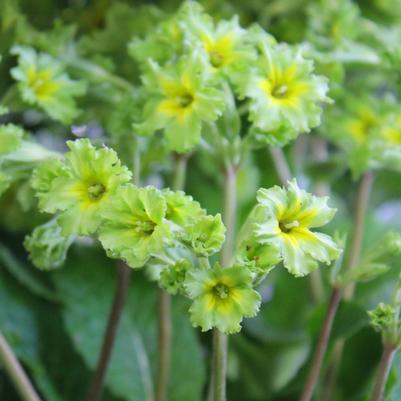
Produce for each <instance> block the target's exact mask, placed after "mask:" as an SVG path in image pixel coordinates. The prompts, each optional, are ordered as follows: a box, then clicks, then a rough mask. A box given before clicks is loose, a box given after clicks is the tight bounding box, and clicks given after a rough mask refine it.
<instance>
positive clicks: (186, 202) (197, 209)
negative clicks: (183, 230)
mask: <svg viewBox="0 0 401 401" xmlns="http://www.w3.org/2000/svg"><path fill="white" fill-rule="evenodd" d="M163 195H164V197H165V199H166V204H167V210H166V219H167V220H169V221H171V222H173V223H174V224H176V225H177V226H180V227H187V226H188V225H190V224H193V222H194V221H196V220H197V219H198V218H200V217H202V216H205V215H206V211H205V210H204V209H202V207H201V205H200V204H199V202H196V201H195V200H193V198H192V196H189V195H186V194H185V192H183V191H171V190H170V189H165V190H163Z"/></svg>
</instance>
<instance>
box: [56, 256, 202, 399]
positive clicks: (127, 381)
mask: <svg viewBox="0 0 401 401" xmlns="http://www.w3.org/2000/svg"><path fill="white" fill-rule="evenodd" d="M52 277H53V280H54V283H55V285H56V287H57V288H58V291H59V293H60V297H61V299H62V301H63V303H64V312H63V319H64V323H65V326H66V328H67V331H68V332H69V333H70V336H71V339H72V341H73V343H74V346H75V348H76V350H77V351H78V352H79V353H80V354H81V356H82V357H83V359H84V361H85V363H86V364H87V365H88V367H90V368H91V369H92V370H93V369H94V367H95V365H96V362H97V356H98V354H99V351H100V347H101V342H102V336H103V332H104V328H105V324H106V321H107V316H108V312H109V308H110V306H111V302H112V296H113V291H114V281H115V268H114V264H113V262H111V261H110V260H107V259H105V258H104V256H103V254H102V253H100V252H98V251H95V250H90V249H82V250H81V251H80V250H79V249H73V250H72V252H71V257H70V258H69V260H68V261H67V263H66V266H65V268H64V269H63V270H60V271H55V272H53V273H52ZM82 302H84V305H83V304H82ZM187 307H188V306H187V305H186V304H185V305H183V304H182V303H180V302H178V303H174V307H173V314H174V322H173V327H174V330H176V333H179V335H173V357H172V368H171V374H172V381H171V388H170V396H169V400H171V401H187V400H194V401H200V399H201V391H202V387H203V382H204V365H203V361H202V358H201V351H200V348H199V344H198V343H197V340H196V337H195V333H194V331H193V330H192V328H191V327H190V323H189V318H188V317H187V316H185V314H184V313H183V309H184V308H185V309H187ZM155 308H156V288H155V287H154V285H152V284H151V283H149V282H147V281H145V280H144V278H143V276H142V275H140V274H139V273H137V272H136V271H135V272H134V273H132V277H131V286H130V290H129V295H128V299H127V302H126V305H125V309H124V312H123V315H122V319H121V322H120V326H119V329H118V334H117V338H116V343H115V347H114V351H113V355H112V358H111V361H110V365H109V369H108V373H107V378H106V387H107V388H108V389H109V390H110V392H111V393H112V394H114V395H115V396H116V397H120V398H122V399H124V400H128V401H137V400H143V401H148V400H152V397H153V385H152V383H153V380H154V374H155V370H156V362H157V337H156V332H157V330H156V314H155ZM183 349H185V350H186V351H185V352H182V350H183ZM189 365H190V366H191V369H188V366H189Z"/></svg>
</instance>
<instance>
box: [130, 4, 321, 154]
mask: <svg viewBox="0 0 401 401" xmlns="http://www.w3.org/2000/svg"><path fill="white" fill-rule="evenodd" d="M156 31H157V32H151V33H149V35H148V36H146V37H145V38H143V39H137V38H135V39H134V40H133V41H132V42H131V44H130V54H131V55H132V56H133V57H134V58H135V59H136V61H138V62H139V64H140V66H141V69H142V71H143V76H142V82H143V86H142V88H141V90H142V91H143V92H144V93H145V94H146V95H145V96H146V98H147V99H148V100H147V102H146V104H145V106H144V110H143V115H142V123H139V124H135V128H136V129H137V130H138V132H139V133H143V134H152V133H154V132H156V131H159V130H161V131H163V132H164V134H165V136H166V139H167V146H168V148H169V149H170V150H173V151H177V152H181V153H184V152H189V151H191V150H192V149H193V148H194V147H195V146H196V145H197V144H198V143H200V141H201V136H202V134H203V133H204V132H205V130H207V129H209V128H210V126H213V125H215V124H218V122H219V119H221V118H223V117H222V116H223V115H224V113H229V114H230V113H232V110H230V104H229V103H230V101H231V100H230V99H229V96H227V93H228V92H232V93H234V95H235V98H236V100H234V103H235V102H236V101H237V102H239V101H242V99H244V98H247V99H249V102H248V103H246V105H247V107H246V109H245V110H246V112H247V113H248V118H249V120H250V122H251V129H250V130H249V133H252V134H253V135H255V136H256V137H257V141H259V142H260V141H262V142H263V143H269V144H280V145H284V144H286V143H288V142H289V141H291V140H292V139H294V138H295V137H296V136H297V135H299V134H300V133H306V132H309V131H310V130H311V129H312V128H314V127H316V126H317V125H319V123H320V115H321V112H322V106H321V105H322V103H324V102H327V101H328V98H327V96H326V93H327V90H328V85H327V81H326V79H325V78H323V77H320V76H317V75H314V66H313V63H312V61H310V60H306V59H305V58H304V56H303V55H302V53H301V51H300V49H296V48H293V47H291V46H288V45H282V44H277V43H276V41H275V40H274V38H272V37H271V36H270V35H269V34H267V33H266V32H265V31H263V30H262V29H261V28H260V27H258V26H256V25H255V26H252V27H250V28H249V29H244V28H242V27H241V26H240V25H239V23H238V18H233V19H231V20H227V21H226V20H223V21H220V22H219V23H217V24H216V23H215V22H214V21H213V19H212V18H211V17H210V16H209V15H207V14H206V13H205V12H204V11H203V10H202V8H201V7H200V6H199V5H198V4H196V3H193V2H188V3H185V4H184V5H183V6H182V7H181V8H180V9H179V10H178V12H177V13H176V14H175V15H174V16H173V17H171V18H169V19H167V20H166V21H165V23H164V24H161V26H160V27H159V28H158V29H157V30H156ZM160 31H161V32H163V35H162V34H161V32H160ZM156 38H157V39H156ZM144 55H145V57H144ZM234 109H235V107H234ZM238 133H239V132H238Z"/></svg>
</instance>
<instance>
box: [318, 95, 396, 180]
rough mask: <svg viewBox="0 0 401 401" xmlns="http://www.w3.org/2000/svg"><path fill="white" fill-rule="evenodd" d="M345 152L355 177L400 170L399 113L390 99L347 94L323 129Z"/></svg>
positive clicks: (330, 115)
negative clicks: (368, 173) (375, 170)
mask: <svg viewBox="0 0 401 401" xmlns="http://www.w3.org/2000/svg"><path fill="white" fill-rule="evenodd" d="M322 132H323V133H324V135H325V136H327V137H328V138H329V139H330V140H331V141H333V142H334V143H335V144H337V145H338V146H339V147H340V148H341V149H342V150H343V151H344V153H345V155H346V157H347V160H348V164H349V165H350V168H351V170H352V172H353V174H354V176H356V177H357V176H359V175H360V174H362V173H364V172H365V171H367V170H372V169H382V168H386V169H390V170H394V171H400V170H401V114H400V113H399V111H398V110H397V105H396V104H395V103H394V101H393V100H391V99H377V98H372V97H369V95H366V94H365V95H361V96H359V97H356V96H350V95H347V98H346V99H342V107H341V108H336V109H333V110H332V111H331V113H329V115H328V119H327V123H326V124H325V126H324V129H323V130H322Z"/></svg>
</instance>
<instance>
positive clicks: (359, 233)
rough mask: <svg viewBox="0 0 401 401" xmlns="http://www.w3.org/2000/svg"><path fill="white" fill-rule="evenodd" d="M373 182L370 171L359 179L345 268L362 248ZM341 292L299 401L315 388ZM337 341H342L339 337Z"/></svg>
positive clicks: (333, 299)
mask: <svg viewBox="0 0 401 401" xmlns="http://www.w3.org/2000/svg"><path fill="white" fill-rule="evenodd" d="M372 183H373V174H372V173H371V172H367V173H365V174H364V175H363V177H362V178H361V180H360V183H359V188H358V194H357V197H356V202H355V217H354V222H353V231H352V238H351V246H350V252H349V257H348V261H347V268H348V269H352V268H354V267H355V266H356V265H357V264H358V263H359V258H360V253H361V248H362V240H363V233H364V226H365V216H366V210H367V208H368V202H369V195H370V192H371V189H372ZM353 291H354V286H353V285H352V286H349V287H347V288H345V290H344V294H343V296H344V298H345V299H349V298H350V297H352V294H353ZM341 296H342V294H341V292H340V289H339V288H337V287H334V288H333V290H332V293H331V297H330V302H329V307H328V309H327V311H326V317H325V320H324V323H323V327H322V330H321V332H320V336H319V340H318V348H317V350H316V352H315V354H314V356H313V361H312V366H311V370H310V371H309V375H308V378H307V381H306V383H305V386H304V389H303V392H302V395H301V398H300V401H310V400H311V398H312V396H313V392H314V390H315V387H316V384H317V381H318V378H319V373H320V370H321V367H322V362H323V358H324V355H325V353H326V350H327V344H328V340H329V338H330V334H331V328H332V324H333V321H334V318H335V315H336V313H337V309H338V305H339V302H340V300H341ZM337 341H342V340H341V339H339V340H337ZM339 350H340V351H339V352H340V353H342V347H339ZM336 360H337V363H338V364H339V363H340V360H341V355H337V359H336Z"/></svg>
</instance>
